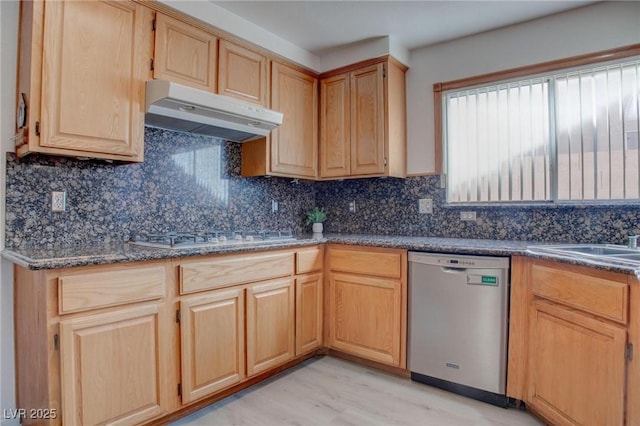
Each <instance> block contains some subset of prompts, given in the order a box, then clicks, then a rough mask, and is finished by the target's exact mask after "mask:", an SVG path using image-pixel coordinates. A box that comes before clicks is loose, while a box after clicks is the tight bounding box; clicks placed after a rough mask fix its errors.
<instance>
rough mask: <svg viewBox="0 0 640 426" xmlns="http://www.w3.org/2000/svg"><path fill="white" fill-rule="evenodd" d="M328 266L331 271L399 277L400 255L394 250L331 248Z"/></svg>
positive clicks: (400, 270) (400, 268) (400, 271)
mask: <svg viewBox="0 0 640 426" xmlns="http://www.w3.org/2000/svg"><path fill="white" fill-rule="evenodd" d="M329 268H330V269H331V270H332V271H342V272H351V273H356V274H365V275H376V276H380V277H390V278H400V277H401V275H402V256H401V254H400V252H396V251H393V252H392V251H360V250H346V249H336V248H331V249H330V250H329Z"/></svg>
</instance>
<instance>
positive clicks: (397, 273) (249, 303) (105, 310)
mask: <svg viewBox="0 0 640 426" xmlns="http://www.w3.org/2000/svg"><path fill="white" fill-rule="evenodd" d="M324 253H325V247H324V246H310V247H303V248H299V249H281V250H270V251H265V252H255V253H242V254H227V255H213V256H202V257H198V258H189V259H173V260H160V261H145V262H137V263H129V264H114V265H104V266H89V267H77V268H68V269H58V270H47V271H30V270H27V269H25V268H22V267H18V266H16V268H15V299H16V303H15V315H16V359H17V368H16V369H17V374H18V406H19V407H21V408H25V409H28V410H30V409H50V410H53V411H54V412H55V413H56V415H55V416H53V417H52V418H49V419H42V418H37V419H36V418H33V419H24V421H23V424H47V425H60V424H65V425H97V424H117V425H136V424H145V423H150V422H151V423H153V422H156V423H158V422H162V421H163V419H164V418H166V416H170V415H173V414H172V413H177V412H179V411H180V410H182V409H187V408H188V407H190V406H193V405H194V404H201V403H205V402H208V401H210V400H211V399H212V398H216V397H217V396H219V395H223V394H225V393H228V392H232V391H235V390H237V389H239V388H241V387H242V386H248V385H249V384H251V383H254V382H256V381H258V380H262V379H263V378H265V377H267V376H268V375H269V374H272V373H274V372H276V371H279V369H282V368H285V367H286V366H289V365H292V363H294V362H297V361H298V360H303V359H305V357H308V356H310V355H312V354H313V353H314V351H316V350H318V349H321V348H322V347H323V344H324V343H325V342H327V344H328V345H329V346H330V347H332V348H334V349H339V350H342V351H344V352H346V353H351V354H354V355H357V356H360V357H363V358H367V359H372V360H375V361H378V362H382V363H386V364H389V365H392V366H395V367H399V368H401V369H402V368H405V366H406V359H405V358H406V349H405V348H406V341H405V339H406V337H405V336H406V251H403V250H391V249H374V248H364V247H358V248H349V247H346V246H335V247H334V252H333V254H332V256H333V257H332V259H333V263H331V262H328V263H327V264H328V265H333V269H332V270H331V271H330V273H329V274H328V275H327V274H325V273H324V270H325V263H326V262H325V261H324ZM372 265H373V266H372ZM372 271H373V273H371V272H372ZM327 276H328V277H329V280H328V281H327V282H325V277H327ZM327 284H328V286H329V289H330V297H329V298H328V299H330V300H335V302H336V303H333V302H331V303H329V305H328V306H329V310H326V309H325V302H326V300H327V297H326V296H327V292H326V285H327ZM327 316H328V317H329V318H335V320H334V319H332V320H330V322H329V323H330V324H331V327H332V329H331V331H330V333H329V335H330V336H331V338H330V339H329V340H328V341H326V340H325V332H324V324H325V320H326V317H327Z"/></svg>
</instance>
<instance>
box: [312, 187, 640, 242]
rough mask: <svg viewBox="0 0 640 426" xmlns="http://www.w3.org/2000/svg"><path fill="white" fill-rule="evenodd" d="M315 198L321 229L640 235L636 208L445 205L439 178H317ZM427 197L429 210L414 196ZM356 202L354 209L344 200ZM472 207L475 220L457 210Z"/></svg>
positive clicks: (526, 236)
mask: <svg viewBox="0 0 640 426" xmlns="http://www.w3.org/2000/svg"><path fill="white" fill-rule="evenodd" d="M315 187H316V202H317V204H318V205H319V206H324V207H326V209H327V212H328V215H327V222H326V223H325V230H327V231H329V232H341V233H371V234H382V235H391V234H396V235H410V236H430V237H449V238H486V239H498V240H528V241H546V242H579V243H587V242H589V243H618V244H626V236H627V235H628V233H629V232H632V233H636V234H637V233H640V207H638V206H597V207H594V206H578V207H573V206H560V207H559V206H536V207H511V206H509V207H475V206H474V207H445V206H444V201H445V197H446V195H445V190H444V189H441V188H440V177H439V176H421V177H411V178H407V179H396V178H384V179H381V178H374V179H352V180H344V181H339V182H318V183H317V184H316V186H315ZM420 198H432V199H433V214H419V213H418V199H420ZM351 200H355V202H356V213H349V208H348V207H349V206H348V203H349V201H351ZM463 210H474V211H476V214H477V221H476V222H463V221H461V220H460V212H461V211H463Z"/></svg>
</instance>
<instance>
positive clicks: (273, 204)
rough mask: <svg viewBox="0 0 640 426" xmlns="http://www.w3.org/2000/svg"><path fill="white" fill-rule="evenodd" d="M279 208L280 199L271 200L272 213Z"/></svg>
mask: <svg viewBox="0 0 640 426" xmlns="http://www.w3.org/2000/svg"><path fill="white" fill-rule="evenodd" d="M278 209H279V206H278V200H271V213H277V212H278Z"/></svg>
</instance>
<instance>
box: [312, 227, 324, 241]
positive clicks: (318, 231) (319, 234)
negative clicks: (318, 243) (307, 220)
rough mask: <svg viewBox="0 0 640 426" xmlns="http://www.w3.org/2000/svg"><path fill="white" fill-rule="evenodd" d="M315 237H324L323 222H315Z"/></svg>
mask: <svg viewBox="0 0 640 426" xmlns="http://www.w3.org/2000/svg"><path fill="white" fill-rule="evenodd" d="M312 229H313V238H322V230H323V229H324V227H323V226H322V223H314V224H313V228H312Z"/></svg>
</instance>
